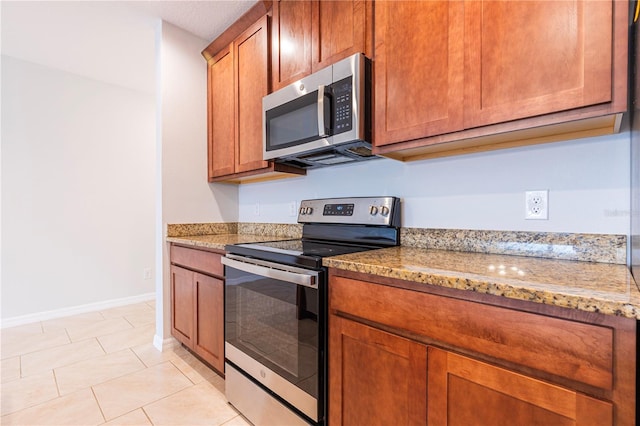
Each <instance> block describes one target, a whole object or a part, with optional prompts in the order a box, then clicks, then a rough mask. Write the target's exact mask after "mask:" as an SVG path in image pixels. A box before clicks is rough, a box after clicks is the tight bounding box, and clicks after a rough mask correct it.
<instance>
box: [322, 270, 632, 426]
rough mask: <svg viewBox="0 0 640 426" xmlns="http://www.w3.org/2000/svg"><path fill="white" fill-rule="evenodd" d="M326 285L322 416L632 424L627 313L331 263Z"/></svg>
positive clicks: (362, 420)
mask: <svg viewBox="0 0 640 426" xmlns="http://www.w3.org/2000/svg"><path fill="white" fill-rule="evenodd" d="M412 284H415V285H412ZM404 285H409V286H411V288H416V289H417V288H419V289H420V291H418V290H416V289H408V288H402V287H403V286H404ZM328 288H329V308H328V310H329V422H330V423H331V424H332V425H351V424H381V425H382V424H429V425H436V426H437V425H454V426H455V425H461V426H462V425H465V426H466V425H511V424H541V425H547V424H553V425H584V424H588V425H598V426H604V425H613V424H615V425H632V424H634V421H635V418H636V417H635V416H636V406H635V404H636V383H635V377H636V366H635V362H636V339H637V337H636V332H637V323H636V321H635V320H634V319H628V318H619V317H614V316H609V315H603V314H594V313H586V312H580V311H576V310H574V309H566V308H559V307H554V306H546V305H540V304H537V303H530V302H525V301H515V300H506V299H505V298H502V297H497V296H489V295H478V294H476V293H475V292H471V291H463V290H454V289H445V288H440V287H437V286H429V285H426V284H416V283H407V282H405V281H401V280H397V279H390V278H382V277H376V276H373V275H367V274H361V273H355V272H349V271H343V270H336V269H331V268H330V269H329V286H328Z"/></svg>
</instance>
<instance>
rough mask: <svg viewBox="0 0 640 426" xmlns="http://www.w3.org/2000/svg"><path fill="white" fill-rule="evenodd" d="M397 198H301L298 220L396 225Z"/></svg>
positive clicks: (299, 221) (398, 201) (397, 214)
mask: <svg viewBox="0 0 640 426" xmlns="http://www.w3.org/2000/svg"><path fill="white" fill-rule="evenodd" d="M399 222H400V199H399V198H397V197H354V198H322V199H316V200H303V201H301V202H300V210H299V211H298V223H339V224H353V225H383V226H399Z"/></svg>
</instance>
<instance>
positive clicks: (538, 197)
mask: <svg viewBox="0 0 640 426" xmlns="http://www.w3.org/2000/svg"><path fill="white" fill-rule="evenodd" d="M525 203H526V204H525V216H524V218H525V219H534V220H536V219H537V220H547V219H549V191H547V190H542V191H527V192H525Z"/></svg>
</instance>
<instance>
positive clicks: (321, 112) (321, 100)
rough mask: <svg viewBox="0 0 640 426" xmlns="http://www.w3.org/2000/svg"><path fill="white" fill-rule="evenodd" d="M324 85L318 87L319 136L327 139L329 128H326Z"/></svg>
mask: <svg viewBox="0 0 640 426" xmlns="http://www.w3.org/2000/svg"><path fill="white" fill-rule="evenodd" d="M324 87H325V86H324V84H321V85H320V87H318V136H320V137H326V136H329V135H327V128H326V127H325V126H324V98H325V94H324Z"/></svg>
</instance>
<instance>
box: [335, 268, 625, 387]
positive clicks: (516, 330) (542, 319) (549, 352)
mask: <svg viewBox="0 0 640 426" xmlns="http://www.w3.org/2000/svg"><path fill="white" fill-rule="evenodd" d="M329 292H330V294H329V299H330V301H329V308H330V310H331V312H332V313H339V312H344V313H347V314H349V315H353V316H356V317H360V318H363V319H366V320H369V321H373V322H376V323H379V324H383V325H386V326H389V327H392V328H393V329H397V330H399V331H401V332H402V331H405V332H408V333H411V334H413V335H418V336H423V337H425V339H426V340H427V341H435V342H442V343H443V344H446V345H448V346H451V347H454V348H460V349H462V350H470V351H473V352H475V353H479V354H484V355H487V356H490V357H493V358H496V359H501V360H504V361H507V362H510V363H515V364H518V365H521V366H524V367H529V368H533V369H536V370H538V371H543V372H546V373H550V374H553V375H557V376H560V377H566V378H568V379H570V380H574V381H577V382H581V383H585V384H587V385H592V386H596V387H599V388H602V389H606V390H611V389H612V388H613V338H614V335H613V329H611V328H609V327H604V326H598V325H591V324H585V323H581V322H576V321H570V320H566V319H560V318H555V317H549V316H545V315H540V314H534V313H528V312H521V311H516V310H513V309H507V308H501V307H496V306H490V305H484V304H481V303H476V302H470V301H464V300H458V299H453V298H449V297H443V296H436V295H432V294H428V293H421V292H416V291H411V290H404V289H398V288H395V287H389V286H384V285H378V284H372V283H367V282H363V281H357V280H353V279H348V278H342V277H333V278H332V280H331V283H330V285H329Z"/></svg>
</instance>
